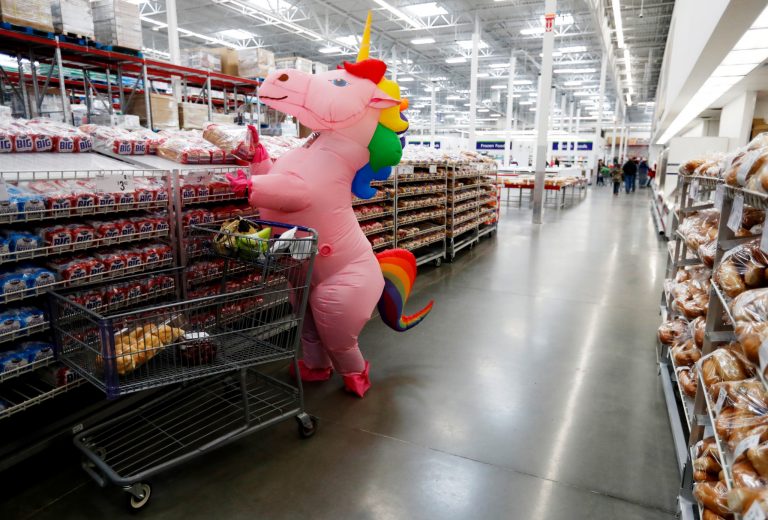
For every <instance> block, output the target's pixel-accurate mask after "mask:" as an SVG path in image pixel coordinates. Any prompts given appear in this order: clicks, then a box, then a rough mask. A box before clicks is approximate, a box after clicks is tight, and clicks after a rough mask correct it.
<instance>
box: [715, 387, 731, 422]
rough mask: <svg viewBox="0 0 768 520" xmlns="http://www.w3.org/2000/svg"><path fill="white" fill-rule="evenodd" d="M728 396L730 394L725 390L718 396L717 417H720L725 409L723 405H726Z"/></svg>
mask: <svg viewBox="0 0 768 520" xmlns="http://www.w3.org/2000/svg"><path fill="white" fill-rule="evenodd" d="M727 396H728V393H727V392H726V391H725V390H724V389H722V388H721V389H720V393H719V394H718V395H717V402H716V403H715V410H714V411H715V416H718V415H720V410H722V409H723V405H724V404H725V398H726V397H727Z"/></svg>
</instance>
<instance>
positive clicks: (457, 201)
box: [446, 163, 498, 260]
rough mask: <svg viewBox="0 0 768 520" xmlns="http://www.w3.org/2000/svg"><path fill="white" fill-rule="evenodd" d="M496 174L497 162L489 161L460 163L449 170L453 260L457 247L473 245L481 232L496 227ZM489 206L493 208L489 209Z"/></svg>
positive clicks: (449, 233)
mask: <svg viewBox="0 0 768 520" xmlns="http://www.w3.org/2000/svg"><path fill="white" fill-rule="evenodd" d="M497 175H498V174H497V170H496V165H495V164H491V163H459V164H456V165H454V168H453V169H451V170H450V171H449V173H448V204H447V206H446V225H447V228H446V235H447V238H446V240H447V246H448V247H447V255H448V259H449V260H453V258H454V257H455V256H456V253H457V252H458V251H460V250H462V249H464V248H465V247H470V248H471V247H473V246H474V245H475V244H476V243H477V242H478V241H479V240H480V237H481V236H483V235H486V234H491V233H493V231H494V230H495V229H496V222H497V221H498V188H497V182H498V177H497ZM491 207H494V208H496V209H495V210H493V211H491V210H490V209H491ZM494 213H495V215H493V214H494Z"/></svg>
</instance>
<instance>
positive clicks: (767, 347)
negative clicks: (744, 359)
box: [757, 339, 768, 372]
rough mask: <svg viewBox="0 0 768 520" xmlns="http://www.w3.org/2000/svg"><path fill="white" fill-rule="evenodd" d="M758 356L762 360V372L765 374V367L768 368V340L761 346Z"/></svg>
mask: <svg viewBox="0 0 768 520" xmlns="http://www.w3.org/2000/svg"><path fill="white" fill-rule="evenodd" d="M757 356H758V358H759V359H760V371H761V372H765V367H766V366H768V339H767V340H765V341H763V343H762V344H761V345H760V348H759V349H758V351H757Z"/></svg>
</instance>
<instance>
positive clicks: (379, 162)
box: [344, 11, 408, 199]
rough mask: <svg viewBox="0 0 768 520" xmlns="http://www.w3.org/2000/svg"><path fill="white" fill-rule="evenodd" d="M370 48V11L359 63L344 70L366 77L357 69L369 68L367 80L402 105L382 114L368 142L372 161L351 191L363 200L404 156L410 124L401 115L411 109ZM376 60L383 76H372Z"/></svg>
mask: <svg viewBox="0 0 768 520" xmlns="http://www.w3.org/2000/svg"><path fill="white" fill-rule="evenodd" d="M370 47H371V12H370V11H369V12H368V18H367V19H366V21H365V30H364V31H363V39H362V41H361V42H360V52H359V53H358V54H357V62H356V63H354V64H350V63H345V64H344V67H345V68H346V69H347V71H348V72H350V73H351V74H355V75H357V76H361V77H363V73H362V72H359V71H358V70H360V71H362V70H364V69H367V71H366V72H367V74H366V76H365V77H368V79H370V80H371V81H373V82H374V83H376V86H377V87H379V88H380V89H381V90H383V91H384V92H386V93H387V94H389V95H390V96H392V97H393V98H394V99H397V100H399V101H400V102H401V103H400V105H399V106H394V107H391V108H386V109H384V110H382V111H381V115H380V116H379V124H378V125H377V126H376V131H375V132H374V133H373V137H372V138H371V142H370V143H368V151H369V153H370V160H369V161H368V164H366V165H365V166H363V167H362V168H360V169H359V170H358V171H357V173H356V174H355V178H354V180H353V181H352V192H353V193H354V194H355V195H356V196H358V197H360V198H362V199H370V198H371V197H373V196H374V195H376V190H375V189H373V188H371V181H374V180H381V181H383V180H386V179H387V178H389V176H390V174H391V173H392V166H395V165H396V164H398V163H399V162H400V159H401V158H402V157H403V145H402V143H401V141H400V136H399V135H398V134H402V133H403V132H405V131H406V130H407V129H408V121H407V120H406V119H405V118H404V117H401V114H400V113H401V112H402V111H403V110H405V109H406V107H407V106H408V103H407V100H403V99H402V97H401V96H400V85H398V84H397V83H396V82H395V81H392V80H391V79H386V78H384V77H383V75H384V72H386V65H384V64H383V62H380V61H378V60H371V59H370V58H369V54H370ZM373 61H376V62H377V64H376V65H377V66H378V64H381V65H384V69H383V71H381V75H378V74H375V75H373V76H371V75H370V74H371V72H370V69H372V68H374V67H373V66H372V65H373V64H372V63H370V62H373ZM366 65H367V66H366ZM376 72H378V70H377V71H376Z"/></svg>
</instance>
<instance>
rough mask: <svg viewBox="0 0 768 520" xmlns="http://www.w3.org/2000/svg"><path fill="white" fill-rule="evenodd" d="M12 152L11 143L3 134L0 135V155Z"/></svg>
mask: <svg viewBox="0 0 768 520" xmlns="http://www.w3.org/2000/svg"><path fill="white" fill-rule="evenodd" d="M12 151H13V142H12V141H11V138H10V137H8V136H7V135H5V134H2V135H0V153H11V152H12Z"/></svg>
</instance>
